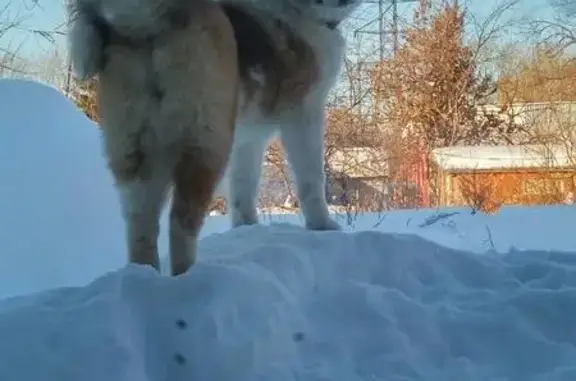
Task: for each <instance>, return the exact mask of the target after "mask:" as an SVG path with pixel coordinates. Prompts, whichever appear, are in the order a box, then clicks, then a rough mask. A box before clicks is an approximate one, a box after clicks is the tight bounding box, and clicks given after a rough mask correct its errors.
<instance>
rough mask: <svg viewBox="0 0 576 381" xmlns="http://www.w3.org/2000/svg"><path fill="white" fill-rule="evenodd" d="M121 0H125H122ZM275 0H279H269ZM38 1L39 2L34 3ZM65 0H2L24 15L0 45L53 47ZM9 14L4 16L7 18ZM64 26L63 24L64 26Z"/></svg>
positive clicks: (547, 11)
mask: <svg viewBox="0 0 576 381" xmlns="http://www.w3.org/2000/svg"><path fill="white" fill-rule="evenodd" d="M118 1H121V0H118ZM269 1H275V0H269ZM501 1H502V0H467V1H466V0H464V1H463V2H464V3H466V2H467V3H469V8H470V11H471V12H472V13H474V15H475V16H476V17H477V18H479V19H483V18H485V17H486V16H487V15H489V14H490V12H491V10H492V9H493V8H494V7H495V6H496V5H497V4H499V3H500V2H501ZM36 2H37V5H36V6H34V4H35V3H36ZM63 3H64V0H0V9H3V8H4V7H5V6H7V5H8V9H9V12H10V13H9V16H17V15H20V16H21V17H23V18H24V19H23V20H22V23H21V25H20V27H19V28H18V29H17V30H14V31H12V32H11V33H9V34H8V35H6V36H4V37H3V38H2V39H1V40H0V47H3V48H5V47H7V46H8V45H9V46H10V47H12V48H14V47H18V48H19V50H18V52H19V55H21V56H23V57H30V56H33V55H37V54H42V52H44V51H47V50H51V49H53V46H52V45H51V43H50V42H49V41H47V40H46V39H45V38H44V37H42V36H41V35H40V34H39V33H38V32H37V31H51V30H54V29H55V28H57V27H59V26H61V28H60V31H65V25H64V26H63V24H64V23H65V16H66V13H65V8H64V6H63ZM401 8H402V10H403V13H406V12H410V13H411V11H410V9H409V8H407V6H406V5H403V6H402V7H401ZM551 14H552V9H551V7H550V6H549V4H548V0H520V3H519V4H518V6H517V12H515V13H514V17H519V16H525V17H528V18H535V17H550V15H551ZM5 17H6V16H5V15H4V16H0V19H4V18H5ZM62 26H63V27H62ZM58 40H59V41H58V44H60V45H62V44H63V39H62V37H60V38H58Z"/></svg>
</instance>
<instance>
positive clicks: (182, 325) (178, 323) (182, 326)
mask: <svg viewBox="0 0 576 381" xmlns="http://www.w3.org/2000/svg"><path fill="white" fill-rule="evenodd" d="M176 326H177V327H178V328H180V329H186V328H188V323H186V321H185V320H182V319H178V320H177V321H176Z"/></svg>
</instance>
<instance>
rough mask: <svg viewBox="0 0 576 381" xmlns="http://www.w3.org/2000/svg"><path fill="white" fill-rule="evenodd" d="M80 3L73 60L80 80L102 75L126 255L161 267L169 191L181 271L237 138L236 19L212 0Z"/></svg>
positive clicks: (175, 258)
mask: <svg viewBox="0 0 576 381" xmlns="http://www.w3.org/2000/svg"><path fill="white" fill-rule="evenodd" d="M75 1H76V3H74V4H73V7H72V9H71V15H72V24H71V33H70V38H69V42H70V51H71V56H72V61H73V64H74V66H75V69H76V71H77V73H78V74H79V75H80V76H81V77H83V78H85V79H86V78H91V77H93V76H95V75H97V80H98V89H99V94H98V99H99V103H100V104H99V106H100V107H99V109H100V119H101V126H102V132H103V136H104V145H105V152H106V155H107V157H108V162H109V167H110V170H111V172H112V174H113V175H114V178H115V180H116V183H117V186H118V190H119V193H120V198H121V204H122V213H123V216H124V219H125V221H126V237H127V238H126V239H127V246H128V252H129V259H130V261H131V262H135V263H141V264H148V265H151V266H153V267H155V268H157V269H159V260H158V249H157V238H158V231H159V217H160V214H161V211H162V209H163V206H164V203H165V200H166V196H167V192H169V191H171V193H172V206H171V212H170V257H171V262H172V267H171V272H172V274H173V275H177V274H181V273H183V272H185V271H187V270H188V268H189V267H190V266H191V265H192V264H193V263H194V261H195V258H196V240H197V235H198V232H199V230H200V228H201V226H202V223H203V220H204V216H205V212H206V210H207V207H208V205H209V203H210V201H211V199H212V194H213V191H214V189H215V187H216V184H217V182H218V181H219V179H220V178H221V175H222V173H223V170H224V168H225V165H226V162H227V160H228V155H229V152H230V147H231V144H232V139H233V133H234V119H235V117H236V109H237V97H238V94H237V91H238V68H237V65H236V60H237V58H236V44H235V39H234V34H233V31H232V28H231V25H230V23H229V20H228V19H227V18H226V16H225V15H224V14H223V12H222V11H221V9H220V7H219V6H218V5H216V4H214V3H213V2H211V1H210V0H206V1H203V0H123V1H121V0H75ZM175 11H176V12H175ZM111 30H112V31H113V33H110V32H111ZM87 202H89V201H88V200H87Z"/></svg>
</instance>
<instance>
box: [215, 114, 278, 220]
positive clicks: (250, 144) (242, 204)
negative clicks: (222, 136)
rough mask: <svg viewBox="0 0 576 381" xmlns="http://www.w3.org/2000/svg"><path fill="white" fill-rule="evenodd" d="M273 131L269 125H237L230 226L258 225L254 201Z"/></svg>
mask: <svg viewBox="0 0 576 381" xmlns="http://www.w3.org/2000/svg"><path fill="white" fill-rule="evenodd" d="M273 132H274V130H273V129H272V128H270V126H243V125H240V126H237V128H236V132H235V138H234V144H233V148H232V152H231V154H230V163H229V164H228V171H227V173H226V180H227V181H228V182H229V183H228V187H229V189H228V190H229V194H228V208H229V210H230V215H231V217H232V226H233V227H239V226H242V225H253V224H256V223H258V213H257V200H258V193H259V185H260V177H261V174H262V161H263V159H264V152H265V151H266V148H267V147H268V142H269V141H270V138H271V137H272V134H273Z"/></svg>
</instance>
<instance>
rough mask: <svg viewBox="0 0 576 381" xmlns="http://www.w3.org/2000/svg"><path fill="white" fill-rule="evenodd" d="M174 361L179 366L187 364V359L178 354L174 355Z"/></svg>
mask: <svg viewBox="0 0 576 381" xmlns="http://www.w3.org/2000/svg"><path fill="white" fill-rule="evenodd" d="M174 361H176V364H178V365H184V364H186V357H184V356H183V355H182V354H180V353H176V354H175V355H174Z"/></svg>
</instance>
